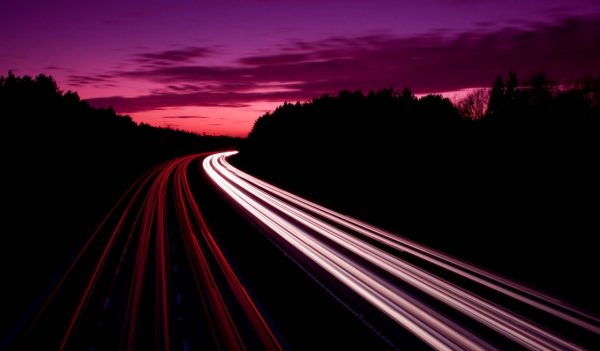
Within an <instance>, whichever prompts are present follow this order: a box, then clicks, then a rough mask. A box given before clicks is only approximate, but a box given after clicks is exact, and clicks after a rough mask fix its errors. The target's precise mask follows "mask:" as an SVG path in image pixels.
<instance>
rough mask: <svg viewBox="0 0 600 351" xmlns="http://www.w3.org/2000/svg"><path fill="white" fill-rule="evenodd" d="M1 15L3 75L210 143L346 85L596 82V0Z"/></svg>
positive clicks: (267, 4)
mask: <svg viewBox="0 0 600 351" xmlns="http://www.w3.org/2000/svg"><path fill="white" fill-rule="evenodd" d="M0 10H1V11H2V12H3V13H4V14H5V18H6V20H5V21H3V22H2V24H0V34H1V35H2V37H3V38H6V39H5V41H6V43H5V45H3V49H2V50H3V51H0V71H2V72H7V71H9V70H12V71H13V72H14V73H15V74H16V75H31V76H35V75H37V74H40V73H43V74H48V75H51V76H52V77H54V78H55V79H56V81H57V83H58V85H59V86H60V87H61V89H63V90H65V91H67V90H71V91H76V92H78V94H79V95H80V97H81V98H82V99H86V100H88V101H89V102H90V103H91V104H92V105H93V106H96V107H113V108H114V109H115V111H116V112H117V113H119V114H124V115H129V116H131V117H132V118H133V119H134V120H135V121H136V122H144V123H147V124H150V125H155V126H162V127H171V128H176V129H182V130H187V131H192V132H196V133H199V134H204V133H205V134H208V135H229V136H241V137H245V136H246V135H247V134H248V133H249V132H250V130H251V128H252V125H253V123H254V121H255V120H256V119H257V118H258V117H260V116H261V115H263V114H264V113H266V112H268V111H272V110H274V109H275V108H276V107H277V106H278V105H280V104H282V103H283V102H286V101H287V102H296V101H308V100H310V99H312V98H315V97H319V96H321V95H323V94H337V92H339V91H340V90H361V91H363V92H368V91H370V90H379V89H382V88H386V87H393V88H395V89H398V90H401V89H403V88H405V87H407V88H410V89H411V90H412V91H413V92H414V93H415V94H416V95H418V96H420V95H425V94H429V93H433V94H442V95H444V96H446V97H452V96H453V95H455V94H460V92H461V91H462V92H465V91H468V90H469V89H473V88H477V87H490V86H491V85H492V83H493V80H494V78H495V77H496V76H497V75H504V74H506V72H507V71H508V70H514V71H516V72H517V73H518V74H519V76H520V77H521V78H527V77H529V76H530V75H531V74H534V73H536V72H539V71H544V72H545V73H546V74H547V76H548V77H550V78H552V79H558V80H561V81H564V80H570V79H579V78H582V77H585V76H595V75H598V74H600V68H598V66H597V64H596V63H597V62H599V61H600V51H598V50H597V48H598V47H600V38H598V37H597V35H596V33H598V31H600V3H595V2H593V1H588V0H578V1H566V0H552V1H544V2H541V1H533V0H529V1H522V2H519V3H518V4H508V3H506V2H501V1H495V0H490V1H486V2H476V1H470V0H462V1H456V0H430V1H425V2H419V3H418V4H416V3H411V4H402V3H396V2H392V1H385V0H381V1H375V2H369V3H368V4H366V3H363V2H359V1H350V2H348V1H345V2H341V1H335V0H332V1H327V2H324V3H322V4H320V5H319V6H311V5H309V4H306V3H303V2H299V1H285V2H282V3H276V2H272V1H259V0H256V1H229V2H227V3H216V2H208V3H202V4H201V3H198V2H194V1H184V0H181V1H177V2H175V3H173V2H167V1H163V0H156V1H153V2H151V3H150V4H145V3H142V2H140V1H139V0H132V1H128V2H126V3H120V2H117V1H108V2H105V3H103V4H99V5H90V4H80V3H78V2H74V1H72V0H60V1H56V2H53V3H51V4H50V3H47V2H41V1H37V0H30V1H23V2H19V3H16V4H8V3H4V4H0ZM15 28H18V29H19V30H18V31H15ZM566 48H568V51H567V50H566Z"/></svg>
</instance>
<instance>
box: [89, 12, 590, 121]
mask: <svg viewBox="0 0 600 351" xmlns="http://www.w3.org/2000/svg"><path fill="white" fill-rule="evenodd" d="M597 33H600V17H597V16H594V17H573V18H566V19H561V20H557V21H555V22H553V23H530V24H521V25H514V26H511V27H504V28H493V27H491V28H487V27H485V26H481V28H479V30H478V31H476V32H475V31H473V32H463V33H458V34H450V33H444V32H440V31H436V32H432V33H429V34H424V35H419V36H412V37H398V36H391V35H370V36H360V37H331V38H326V39H323V40H318V41H313V42H304V41H303V42H300V41H298V42H293V43H290V44H288V45H286V46H284V47H281V48H280V49H279V50H278V51H276V52H273V53H270V54H266V55H260V56H246V57H241V58H239V60H238V61H237V63H236V64H232V65H223V66H203V65H194V64H191V63H192V61H193V59H194V58H196V57H202V55H207V54H209V51H203V50H201V48H195V49H198V51H194V50H192V49H193V48H185V49H182V50H172V51H164V52H159V53H156V54H146V56H145V58H146V59H148V60H149V61H151V62H155V63H156V62H161V64H156V65H154V67H151V68H148V67H147V66H143V67H141V68H138V69H133V70H127V71H121V72H118V73H115V76H114V77H113V78H115V79H133V80H142V81H148V82H153V83H160V84H164V85H165V86H166V87H167V89H166V90H165V91H160V92H155V93H152V94H148V95H143V96H138V97H128V98H126V97H119V96H115V97H109V98H101V99H91V100H90V101H91V102H92V104H94V105H99V106H114V107H115V108H116V109H117V111H120V112H124V113H129V112H137V111H143V110H149V109H160V108H166V107H170V106H246V105H247V104H250V103H252V102H256V101H284V100H287V101H296V100H304V99H310V98H312V97H315V96H318V95H321V94H323V93H335V92H337V91H338V90H340V89H362V90H372V89H380V88H384V87H390V86H394V87H397V88H403V87H410V88H411V89H413V91H415V92H416V93H428V92H442V91H452V90H458V89H462V88H468V87H477V86H488V85H490V84H491V82H492V81H493V79H494V77H495V76H496V75H498V74H503V73H506V71H507V70H509V69H513V70H516V71H517V72H518V73H519V74H520V75H521V76H525V75H530V74H532V73H535V72H537V71H540V70H544V71H545V72H546V73H547V74H548V75H549V76H550V77H552V78H558V79H569V78H579V77H581V76H583V75H586V74H587V75H596V74H599V73H600V67H599V66H598V64H597V63H598V62H600V36H598V35H597ZM138 58H139V57H138ZM146 63H147V62H146ZM99 78H100V79H106V77H99ZM79 81H80V82H82V83H83V82H85V79H83V78H81V77H80V78H79ZM90 82H94V79H93V78H91V79H90Z"/></svg>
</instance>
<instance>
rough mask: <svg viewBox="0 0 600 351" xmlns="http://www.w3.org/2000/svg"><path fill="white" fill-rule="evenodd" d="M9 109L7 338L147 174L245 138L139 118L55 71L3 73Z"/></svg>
mask: <svg viewBox="0 0 600 351" xmlns="http://www.w3.org/2000/svg"><path fill="white" fill-rule="evenodd" d="M0 115H1V116H2V122H1V123H2V134H3V136H2V140H3V142H2V164H3V167H2V169H3V185H2V187H3V190H2V196H1V198H2V208H3V209H4V210H3V212H2V215H1V217H2V224H3V228H4V229H3V230H2V231H1V238H0V248H1V252H0V257H2V258H1V262H0V267H1V268H0V273H1V274H2V276H3V284H2V285H3V291H2V295H3V298H2V302H0V310H2V314H3V317H2V318H1V319H0V320H1V322H0V323H2V325H0V340H2V339H3V337H4V336H5V335H6V332H7V330H8V328H10V327H12V326H14V325H15V322H16V320H17V318H18V316H21V315H23V313H25V311H26V310H27V308H29V306H31V304H32V303H35V298H36V296H39V294H40V293H41V292H42V291H43V290H44V289H45V288H46V287H48V286H49V285H50V283H51V281H52V279H55V278H56V276H55V275H56V274H58V273H59V272H60V271H61V269H64V265H66V264H67V263H68V262H70V261H71V260H72V259H73V257H74V255H75V254H76V253H77V252H78V250H79V248H80V246H81V245H82V244H83V242H84V241H85V240H86V238H87V237H88V236H89V235H90V234H91V233H92V231H93V230H94V228H95V226H96V225H97V224H98V223H99V222H100V220H101V219H102V217H103V216H104V215H105V214H106V213H107V212H108V211H109V210H110V208H111V207H112V206H113V204H114V203H115V202H116V200H117V198H118V197H119V196H120V195H121V194H122V193H123V192H124V191H125V190H126V189H127V187H128V186H129V185H130V184H132V183H133V181H134V180H135V179H136V178H137V177H138V176H139V175H141V174H142V173H143V172H145V171H146V170H148V169H149V168H151V167H152V166H153V165H155V164H158V163H160V162H163V161H165V160H168V159H171V158H173V157H176V156H179V155H183V154H187V153H193V152H200V151H207V150H218V149H225V148H234V147H236V145H237V144H238V142H239V139H235V138H228V137H213V136H199V135H196V134H192V133H187V132H183V131H177V130H172V129H165V128H156V127H151V126H149V125H146V124H136V123H135V122H133V121H132V120H131V118H130V117H128V116H121V115H118V114H116V113H115V112H114V111H113V110H112V109H96V108H92V107H91V106H90V105H89V104H88V103H87V102H86V101H83V100H81V99H80V98H79V96H78V95H77V94H76V93H74V92H62V91H61V90H60V89H59V88H58V86H57V84H56V82H55V81H54V80H53V78H51V77H49V76H46V75H39V76H37V77H35V78H31V77H29V76H22V77H18V76H15V75H14V74H12V73H10V72H9V73H8V75H7V76H6V77H4V76H2V77H0Z"/></svg>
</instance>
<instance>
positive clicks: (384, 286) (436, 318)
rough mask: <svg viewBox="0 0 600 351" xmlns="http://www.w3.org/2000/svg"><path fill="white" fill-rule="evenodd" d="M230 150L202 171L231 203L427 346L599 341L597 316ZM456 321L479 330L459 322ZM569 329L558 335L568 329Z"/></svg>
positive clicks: (557, 345)
mask: <svg viewBox="0 0 600 351" xmlns="http://www.w3.org/2000/svg"><path fill="white" fill-rule="evenodd" d="M235 153H236V152H226V153H219V154H214V155H210V156H208V157H206V158H205V159H204V161H203V168H204V171H205V172H206V173H207V174H208V176H209V177H210V178H211V179H212V180H213V182H214V183H215V184H216V185H217V186H218V187H219V188H220V189H221V190H222V191H223V192H224V193H226V194H227V196H228V197H229V198H230V199H231V200H232V201H233V202H235V203H236V204H237V205H238V206H239V207H241V208H243V209H244V211H246V213H247V214H248V215H249V217H250V218H252V220H254V221H256V222H257V223H259V224H261V225H262V226H263V227H265V228H268V229H267V230H266V232H267V234H268V235H271V236H273V237H277V238H278V239H280V240H283V241H284V242H285V243H287V245H288V247H289V248H290V249H293V250H297V251H299V252H301V253H302V255H304V257H305V258H306V259H307V261H310V262H311V263H312V264H316V265H318V266H319V267H320V268H322V269H323V270H325V271H326V272H328V273H329V276H330V279H331V280H332V281H336V282H338V283H342V284H343V285H344V286H346V287H347V288H348V289H350V290H352V291H353V292H354V293H356V294H357V295H359V296H360V297H361V298H362V299H364V301H367V302H368V303H369V304H370V305H372V306H374V307H375V308H377V309H378V310H379V311H381V312H383V313H384V314H385V315H387V316H388V317H389V318H390V319H391V320H392V321H394V322H395V323H397V324H398V325H399V326H401V327H402V328H405V329H407V330H409V331H410V332H411V333H413V334H414V335H416V336H417V337H418V338H420V339H421V340H422V341H423V342H425V343H426V344H427V345H429V346H431V347H432V348H435V349H438V350H462V349H470V350H488V349H494V348H496V345H495V344H493V343H491V342H490V340H495V339H493V338H489V337H488V334H487V333H479V332H478V331H479V330H481V329H482V328H485V329H489V330H491V331H492V333H495V334H497V335H499V336H501V338H503V339H506V341H507V342H509V343H514V344H516V345H520V346H521V347H524V348H527V349H535V350H583V349H585V347H587V345H586V346H582V344H580V343H578V341H579V340H575V339H577V338H578V337H580V336H581V335H583V336H584V337H583V339H582V340H583V341H582V343H583V344H587V343H589V340H596V341H597V340H598V339H595V338H596V337H597V336H598V334H600V319H599V318H598V317H596V316H593V315H591V314H589V313H586V312H585V311H582V310H579V309H577V308H574V307H572V306H569V305H568V304H566V303H564V302H561V301H560V300H558V299H556V298H553V297H551V296H548V295H547V294H544V293H541V292H539V291H536V290H535V289H532V288H529V287H526V286H524V285H522V284H520V283H517V282H515V281H512V280H510V279H507V278H505V277H501V276H499V275H496V274H494V273H493V272H490V271H487V270H485V269H482V268H479V267H477V266H474V265H472V264H469V263H466V262H463V261H461V260H458V259H456V258H454V257H451V256H449V255H447V254H444V253H443V252H440V251H437V250H433V249H431V248H428V247H426V246H424V245H421V244H419V243H416V242H413V241H410V240H407V239H405V238H402V237H401V236H398V235H395V234H393V233H390V232H387V231H384V230H381V229H379V228H377V227H374V226H372V225H369V224H367V223H364V222H361V221H359V220H356V219H354V218H351V217H348V216H345V215H343V214H340V213H337V212H335V211H332V210H330V209H327V208H325V207H322V206H319V205H317V204H315V203H313V202H310V201H308V200H306V199H303V198H301V197H298V196H295V195H293V194H291V193H289V192H286V191H284V190H282V189H279V188H277V187H275V186H273V185H271V184H268V183H266V182H264V181H262V180H260V179H257V178H255V177H253V176H251V175H249V174H247V173H244V172H242V171H240V170H238V169H236V168H235V167H233V166H232V165H231V164H229V163H228V162H227V157H229V156H231V155H234V154H235ZM405 286H408V287H410V292H409V291H407V289H404V288H403V287H405ZM474 286H476V288H473V287H474ZM412 291H416V292H417V293H412ZM430 301H434V302H435V304H431V303H430ZM439 305H443V306H445V308H448V309H451V310H453V311H454V312H457V314H458V315H460V317H461V318H457V319H452V318H449V316H448V314H446V313H443V312H440V311H439V309H438V308H436V306H439ZM529 312H531V314H529ZM451 315H455V314H451ZM462 317H466V319H468V320H469V321H471V322H475V323H476V324H477V325H479V326H480V327H481V328H480V327H472V325H473V323H463V321H464V320H465V318H462ZM534 319H535V320H534ZM562 326H566V327H565V329H563V328H562ZM574 329H575V330H576V331H575V332H574V333H572V334H569V335H563V331H564V330H574ZM503 345H504V347H505V344H503ZM501 347H502V346H501Z"/></svg>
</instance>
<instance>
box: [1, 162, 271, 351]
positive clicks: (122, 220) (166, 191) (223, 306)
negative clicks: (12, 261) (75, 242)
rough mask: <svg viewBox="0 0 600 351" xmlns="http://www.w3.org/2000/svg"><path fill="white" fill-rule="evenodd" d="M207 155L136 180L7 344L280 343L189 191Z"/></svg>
mask: <svg viewBox="0 0 600 351" xmlns="http://www.w3.org/2000/svg"><path fill="white" fill-rule="evenodd" d="M205 156H206V154H199V155H191V156H185V157H181V158H177V159H174V160H172V161H169V162H166V163H164V164H162V165H159V166H157V167H155V168H154V169H152V170H150V171H149V172H147V173H146V174H145V175H144V176H142V177H141V178H140V179H138V181H136V183H135V184H133V185H132V187H131V188H130V189H129V190H128V191H127V193H126V194H125V195H124V196H123V197H122V198H121V199H120V200H119V202H118V203H117V205H116V206H115V207H114V208H113V210H112V211H111V212H110V213H109V215H108V216H107V217H106V218H105V220H104V221H103V222H102V223H101V224H100V225H99V226H98V229H97V230H96V231H95V233H94V234H93V235H92V236H91V237H90V238H89V240H88V241H87V242H86V243H85V245H84V246H83V248H82V249H81V251H80V252H79V253H78V254H77V256H76V258H75V260H74V262H73V263H72V264H71V265H70V266H69V267H68V269H67V270H66V272H65V274H64V275H63V276H62V277H61V278H60V279H59V280H58V282H57V284H56V285H55V286H54V287H53V288H52V289H51V291H50V293H49V294H48V296H47V298H46V299H45V302H44V303H43V304H42V305H41V307H40V309H39V311H38V313H37V314H36V315H35V317H34V318H33V319H32V321H31V323H29V325H27V327H26V328H24V330H22V331H21V332H20V333H17V337H16V338H15V340H14V342H13V343H12V345H11V346H10V348H14V349H45V350H47V349H56V350H67V349H69V350H71V349H73V350H81V349H86V350H88V349H90V350H96V349H109V350H115V349H120V350H134V349H162V350H171V349H177V350H182V349H183V350H190V349H221V350H247V349H264V350H280V349H281V346H280V343H279V341H278V340H277V338H276V336H275V335H274V333H273V332H272V330H271V327H270V326H269V325H268V324H267V322H266V320H265V318H264V317H263V315H262V314H261V311H260V310H259V309H258V307H257V306H256V304H255V302H254V301H253V299H252V298H251V297H250V295H249V294H248V292H247V290H246V287H245V286H244V285H243V284H242V283H241V282H240V279H239V278H238V276H237V275H236V273H235V272H234V270H233V269H232V267H231V266H230V263H229V262H228V260H227V258H226V257H225V256H224V255H223V253H222V251H221V249H220V248H219V245H217V242H216V241H215V238H214V237H213V234H212V232H211V230H210V229H209V228H208V226H207V225H206V222H205V220H204V217H203V214H202V213H201V212H200V210H199V206H198V202H197V201H198V200H197V199H196V197H195V196H194V194H193V193H192V191H191V188H190V182H189V179H188V170H189V169H190V165H191V164H192V163H194V162H195V161H196V162H197V161H198V160H199V159H201V158H202V157H205Z"/></svg>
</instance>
